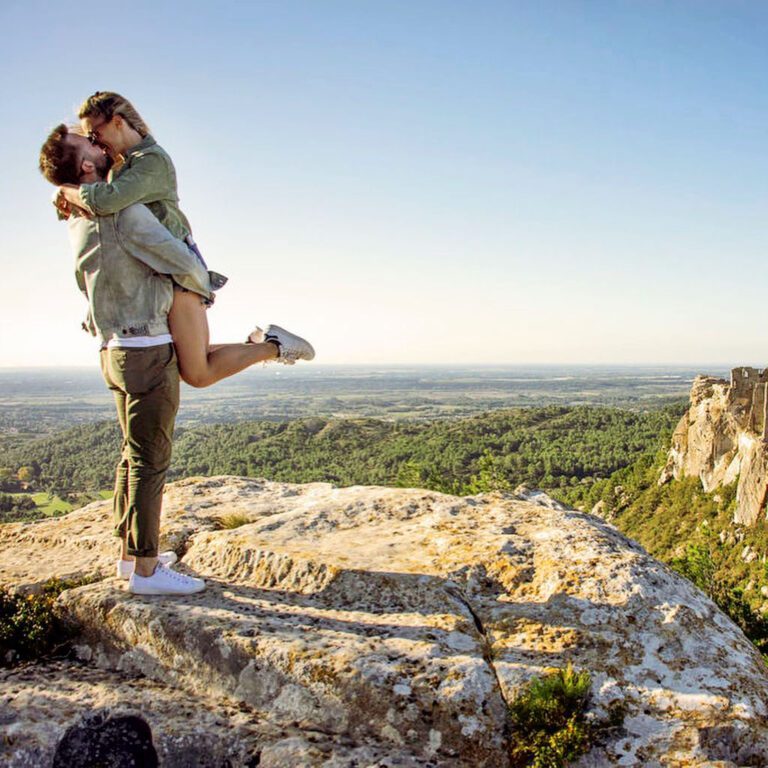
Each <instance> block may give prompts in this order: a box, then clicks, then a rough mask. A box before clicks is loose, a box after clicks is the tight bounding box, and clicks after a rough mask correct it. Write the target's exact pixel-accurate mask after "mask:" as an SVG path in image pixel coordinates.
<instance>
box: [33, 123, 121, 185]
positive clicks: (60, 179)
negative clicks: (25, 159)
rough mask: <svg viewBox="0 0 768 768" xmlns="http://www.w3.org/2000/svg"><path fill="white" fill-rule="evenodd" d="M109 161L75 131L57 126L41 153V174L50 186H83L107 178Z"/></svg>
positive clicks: (62, 125)
mask: <svg viewBox="0 0 768 768" xmlns="http://www.w3.org/2000/svg"><path fill="white" fill-rule="evenodd" d="M111 164H112V161H111V160H110V159H109V157H107V155H105V154H104V151H103V150H102V149H101V147H97V146H94V145H93V144H91V142H90V141H89V140H88V139H87V138H86V137H85V136H83V135H81V134H80V133H78V132H77V131H76V129H73V128H69V127H67V126H66V125H64V123H62V124H61V125H57V126H56V127H55V128H54V129H53V130H52V131H51V133H50V135H49V136H48V138H47V139H46V140H45V144H43V146H42V147H41V149H40V173H42V174H43V176H45V178H46V179H48V181H50V182H51V184H55V185H56V186H61V185H62V184H82V183H89V182H93V181H101V180H103V179H104V178H106V175H107V171H108V170H109V167H110V165H111Z"/></svg>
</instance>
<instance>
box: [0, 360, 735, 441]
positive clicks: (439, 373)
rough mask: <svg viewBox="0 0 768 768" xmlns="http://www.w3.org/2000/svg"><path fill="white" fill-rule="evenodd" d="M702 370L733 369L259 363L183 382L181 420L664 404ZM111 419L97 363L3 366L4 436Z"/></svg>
mask: <svg viewBox="0 0 768 768" xmlns="http://www.w3.org/2000/svg"><path fill="white" fill-rule="evenodd" d="M699 373H708V374H711V375H717V376H727V375H728V371H727V369H726V368H724V367H722V366H719V367H718V366H709V367H708V366H696V367H670V366H642V367H637V366H613V367H609V366H576V367H574V366H500V367H494V366H478V367H456V366H451V367H447V366H446V367H443V366H424V367H413V366H353V365H348V366H321V365H315V366H311V365H306V366H301V365H296V366H295V367H292V368H289V367H285V366H281V367H277V366H275V365H270V366H265V367H264V366H259V367H255V368H252V369H250V370H248V371H245V372H243V373H241V374H239V375H238V376H235V377H233V378H231V379H229V380H226V381H223V382H220V383H218V384H216V385H214V386H213V387H209V388H208V389H202V390H195V389H192V388H191V387H187V386H186V385H184V386H183V391H182V405H181V409H180V412H179V423H181V424H185V425H191V424H196V423H222V422H233V421H244V420H253V419H270V420H272V419H291V418H298V417H302V416H331V417H339V418H343V417H374V418H386V419H434V418H450V417H459V416H469V415H472V414H475V413H480V412H483V411H488V410H492V409H497V408H510V407H520V406H541V405H553V404H557V405H608V406H615V407H623V408H641V409H647V408H658V407H662V406H664V405H666V404H669V403H671V402H675V401H679V400H681V399H683V398H686V397H687V395H688V392H689V390H690V385H691V382H692V380H693V378H694V377H695V376H696V375H697V374H699ZM113 416H114V410H113V405H112V400H111V396H110V394H109V392H108V391H107V389H106V388H105V386H104V383H103V381H102V379H101V375H100V374H99V372H98V370H96V369H92V368H75V369H64V368H56V369H54V368H48V369H45V368H38V369H0V433H2V434H3V435H4V436H6V437H8V436H10V435H16V436H21V435H27V436H32V435H35V434H42V433H47V432H51V431H54V430H56V429H61V428H64V427H68V426H72V425H75V424H82V423H88V422H93V421H100V420H103V419H111V418H113Z"/></svg>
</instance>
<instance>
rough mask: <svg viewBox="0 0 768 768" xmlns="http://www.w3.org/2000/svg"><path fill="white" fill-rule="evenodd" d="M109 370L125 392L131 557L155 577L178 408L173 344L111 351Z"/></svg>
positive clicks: (138, 570) (138, 568) (144, 572)
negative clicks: (165, 488) (164, 495)
mask: <svg viewBox="0 0 768 768" xmlns="http://www.w3.org/2000/svg"><path fill="white" fill-rule="evenodd" d="M108 354H109V371H110V374H111V377H112V378H113V380H114V381H115V382H116V383H118V384H119V385H120V388H121V389H122V390H124V391H125V393H126V394H125V424H126V429H125V452H124V456H125V458H126V459H127V464H128V477H127V490H128V495H127V501H128V505H127V506H128V508H127V515H126V517H127V519H126V523H127V534H128V545H127V554H128V555H132V556H134V557H136V570H135V572H136V573H137V574H139V575H140V576H149V575H151V574H152V572H153V570H154V568H155V565H156V564H157V545H158V540H159V531H160V510H161V506H162V499H163V487H164V485H165V477H166V473H167V470H168V466H169V464H170V460H171V447H172V442H173V426H174V421H175V418H176V411H177V410H178V406H179V372H178V367H177V365H176V357H175V354H174V351H173V348H172V346H171V345H162V346H158V347H149V348H147V349H112V350H109V352H108Z"/></svg>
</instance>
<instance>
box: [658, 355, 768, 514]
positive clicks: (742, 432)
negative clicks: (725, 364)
mask: <svg viewBox="0 0 768 768" xmlns="http://www.w3.org/2000/svg"><path fill="white" fill-rule="evenodd" d="M767 414H768V369H766V370H763V371H758V370H756V369H755V368H734V369H733V371H732V372H731V379H730V381H726V380H725V379H716V378H712V377H710V376H698V377H697V378H696V379H695V380H694V382H693V387H692V389H691V405H690V407H689V409H688V411H687V413H686V414H685V415H684V416H683V418H682V419H680V423H679V424H678V425H677V428H676V429H675V432H674V435H673V436H672V448H671V449H670V452H669V457H668V459H667V464H666V466H665V468H664V470H663V472H662V475H661V478H660V482H662V483H664V482H667V481H668V480H670V479H672V478H676V479H679V478H681V477H698V478H700V480H701V484H702V487H703V488H704V490H705V491H712V490H714V489H715V488H717V487H718V486H720V485H728V484H730V483H734V482H737V483H738V487H737V492H736V501H737V508H736V512H735V515H734V522H735V523H739V524H742V525H753V524H754V523H755V522H756V521H757V520H758V518H759V517H760V516H761V515H764V514H765V504H766V492H767V491H768V445H767V444H766V437H767V436H768V418H767Z"/></svg>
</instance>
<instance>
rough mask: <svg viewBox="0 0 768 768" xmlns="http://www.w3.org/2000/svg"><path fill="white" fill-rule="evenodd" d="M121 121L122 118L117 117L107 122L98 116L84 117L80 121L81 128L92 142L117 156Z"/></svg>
mask: <svg viewBox="0 0 768 768" xmlns="http://www.w3.org/2000/svg"><path fill="white" fill-rule="evenodd" d="M121 121H122V118H120V116H119V115H115V116H114V117H113V118H112V119H111V120H105V119H104V118H103V117H102V116H101V115H96V116H94V117H84V118H83V119H82V120H81V121H80V127H81V128H82V130H83V133H84V134H85V135H86V136H88V138H89V139H90V140H91V142H93V143H94V144H96V145H98V146H100V147H103V148H104V150H105V151H106V152H109V153H110V154H115V151H114V148H115V145H116V144H119V143H120V136H119V130H118V129H119V125H118V124H119V123H120V122H121Z"/></svg>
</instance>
